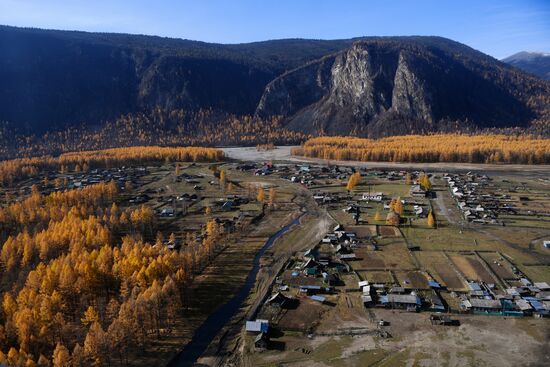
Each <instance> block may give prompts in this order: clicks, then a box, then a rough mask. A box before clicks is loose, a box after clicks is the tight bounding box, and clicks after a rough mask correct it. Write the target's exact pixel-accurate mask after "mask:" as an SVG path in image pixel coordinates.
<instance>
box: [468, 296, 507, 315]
mask: <svg viewBox="0 0 550 367" xmlns="http://www.w3.org/2000/svg"><path fill="white" fill-rule="evenodd" d="M462 306H463V308H465V309H466V310H467V311H473V312H487V313H488V312H501V311H502V304H501V302H500V301H499V300H495V299H477V298H470V299H467V300H465V301H463V302H462Z"/></svg>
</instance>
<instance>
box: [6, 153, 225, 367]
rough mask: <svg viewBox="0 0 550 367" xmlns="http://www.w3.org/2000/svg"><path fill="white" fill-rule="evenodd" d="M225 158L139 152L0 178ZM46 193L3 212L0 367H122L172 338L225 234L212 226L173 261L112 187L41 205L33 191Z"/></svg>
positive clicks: (148, 215)
mask: <svg viewBox="0 0 550 367" xmlns="http://www.w3.org/2000/svg"><path fill="white" fill-rule="evenodd" d="M222 158H223V153H222V152H221V151H218V150H215V149H209V148H158V147H147V148H145V147H139V148H125V149H112V150H105V151H96V152H82V153H74V154H64V155H61V156H60V157H58V158H46V159H42V160H41V159H38V158H37V159H18V160H15V161H7V162H3V163H2V164H1V166H0V167H1V168H0V169H1V170H2V175H1V177H5V174H6V172H8V175H9V177H11V178H12V179H20V178H21V177H30V176H37V175H41V174H43V173H44V170H58V171H59V172H62V171H64V172H76V171H78V170H86V169H91V168H93V167H106V166H111V165H115V164H117V165H131V164H136V163H139V164H145V163H154V162H157V163H162V162H165V161H189V162H192V161H207V162H210V161H216V160H219V159H222ZM38 177H40V176H38ZM45 184H46V183H43V184H39V185H33V187H32V190H31V193H30V195H29V196H27V197H26V198H23V199H20V200H18V201H14V202H11V203H8V204H6V205H5V206H4V207H0V243H2V249H1V251H0V279H1V283H0V292H1V295H0V298H1V302H2V303H1V312H0V364H5V365H9V366H54V367H61V366H63V367H66V366H90V365H94V366H105V365H115V366H116V365H118V366H125V365H128V364H129V363H130V361H131V358H132V353H135V351H136V350H139V348H141V347H143V346H144V344H145V343H147V342H150V341H151V339H154V338H161V337H162V336H163V335H166V334H170V333H171V332H172V326H173V324H174V320H175V318H176V317H178V315H181V310H182V305H184V304H185V302H186V299H185V294H186V293H185V289H186V287H187V286H188V285H189V284H190V283H191V282H192V279H193V277H194V274H195V273H196V272H197V269H201V268H203V267H204V266H205V265H206V264H207V263H208V262H209V261H210V259H211V258H212V255H213V254H214V253H215V252H216V251H217V249H218V248H219V246H220V245H219V244H220V243H222V238H224V236H225V235H226V234H225V233H224V229H223V227H222V226H220V225H219V224H218V223H217V222H216V221H215V220H214V219H209V220H207V222H206V225H205V227H204V232H203V234H202V235H201V236H191V235H189V236H187V237H186V238H183V239H181V241H182V242H183V243H184V244H185V249H186V250H185V251H172V250H169V249H168V248H167V247H166V246H164V245H163V243H164V241H165V238H164V235H163V234H162V233H161V232H160V231H159V227H158V223H157V220H156V217H155V215H154V213H153V211H152V209H151V208H149V207H147V206H135V207H126V208H123V207H122V206H121V202H122V201H123V199H124V195H127V194H124V193H122V192H120V191H119V187H118V185H117V184H116V183H115V182H114V181H110V182H105V183H99V184H95V185H91V186H88V187H85V188H82V189H75V190H65V191H57V192H52V193H50V194H47V195H46V194H41V192H40V187H38V186H42V185H45ZM173 237H174V235H173V234H171V235H170V238H169V240H171V241H173V240H174V238H173ZM167 240H168V238H167Z"/></svg>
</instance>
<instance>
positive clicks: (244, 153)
mask: <svg viewBox="0 0 550 367" xmlns="http://www.w3.org/2000/svg"><path fill="white" fill-rule="evenodd" d="M292 148H294V146H279V147H277V149H273V150H267V151H261V152H259V151H258V150H257V149H256V148H255V147H242V148H221V149H222V150H223V151H224V152H225V154H226V156H227V157H229V158H231V159H236V160H241V161H256V162H257V161H262V160H263V161H288V162H294V163H299V162H310V163H326V162H327V161H326V160H324V159H317V158H305V157H298V156H293V155H291V154H290V150H291V149H292ZM330 164H332V165H340V166H356V167H369V168H390V169H413V170H424V171H441V172H444V171H453V172H459V171H478V172H481V173H485V174H503V173H506V174H507V175H510V176H515V175H517V176H523V175H525V172H526V171H528V172H529V174H530V175H531V176H540V177H548V176H550V165H523V164H474V163H393V162H358V161H330Z"/></svg>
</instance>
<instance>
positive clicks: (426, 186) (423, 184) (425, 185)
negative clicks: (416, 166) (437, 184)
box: [418, 175, 432, 191]
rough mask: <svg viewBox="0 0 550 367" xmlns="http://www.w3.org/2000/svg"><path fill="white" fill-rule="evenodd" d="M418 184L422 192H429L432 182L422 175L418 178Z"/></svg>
mask: <svg viewBox="0 0 550 367" xmlns="http://www.w3.org/2000/svg"><path fill="white" fill-rule="evenodd" d="M418 181H419V183H420V186H421V187H422V188H423V189H424V190H426V191H427V190H430V189H431V188H432V182H431V181H430V178H429V177H428V175H422V176H420V178H419V179H418Z"/></svg>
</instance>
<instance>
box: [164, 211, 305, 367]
mask: <svg viewBox="0 0 550 367" xmlns="http://www.w3.org/2000/svg"><path fill="white" fill-rule="evenodd" d="M301 217H302V215H300V216H299V217H298V218H296V219H294V220H293V221H292V222H290V223H289V224H287V225H285V226H284V227H282V228H281V229H279V230H278V231H277V232H276V233H275V234H274V235H273V236H271V237H269V239H268V240H267V241H266V242H265V244H264V245H263V246H262V247H261V248H260V250H258V252H257V253H256V255H255V256H254V263H253V266H252V269H251V270H250V272H249V273H248V276H247V277H246V280H245V283H244V284H243V286H242V287H241V288H240V289H239V291H238V292H237V294H235V296H233V298H231V299H230V300H229V301H228V302H227V303H225V304H223V305H222V306H220V307H219V308H218V309H217V310H216V311H214V312H213V313H212V314H210V316H208V318H207V319H206V320H205V321H204V322H203V323H202V324H201V326H199V328H198V329H197V330H196V331H195V334H194V335H193V339H191V341H190V342H189V343H188V344H187V345H186V346H185V347H184V348H183V350H182V351H181V352H179V353H178V355H176V356H175V357H174V358H173V359H172V360H171V361H170V362H169V363H168V365H167V367H190V366H193V365H194V364H195V363H196V362H197V360H198V359H199V358H200V356H201V355H202V354H203V353H204V352H205V351H206V349H207V348H208V346H209V345H210V343H211V342H212V340H214V338H215V337H216V335H218V333H219V332H220V331H221V330H222V328H223V327H224V326H225V325H226V324H227V323H228V322H229V321H230V320H231V318H232V317H233V316H235V315H236V314H237V312H239V310H240V308H241V304H242V303H243V301H244V300H245V299H246V297H248V294H249V293H250V290H251V289H252V287H253V286H254V283H255V282H256V275H257V274H258V271H259V270H260V258H261V257H262V255H263V254H264V253H265V251H266V250H267V249H268V248H270V247H271V246H272V245H273V243H274V242H275V240H277V238H279V237H281V236H282V235H283V234H284V233H285V232H287V231H288V230H289V229H290V228H291V227H292V226H293V225H296V224H299V223H300V218H301Z"/></svg>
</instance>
